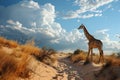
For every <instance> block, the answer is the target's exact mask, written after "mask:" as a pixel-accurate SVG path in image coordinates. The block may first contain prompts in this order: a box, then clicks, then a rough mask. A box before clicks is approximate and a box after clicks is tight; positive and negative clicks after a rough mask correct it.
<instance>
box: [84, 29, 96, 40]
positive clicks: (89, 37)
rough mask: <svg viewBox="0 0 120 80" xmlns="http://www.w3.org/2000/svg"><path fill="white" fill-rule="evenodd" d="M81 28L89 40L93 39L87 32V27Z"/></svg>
mask: <svg viewBox="0 0 120 80" xmlns="http://www.w3.org/2000/svg"><path fill="white" fill-rule="evenodd" d="M83 30H84V34H85V36H86V38H87V39H88V40H89V41H91V40H94V39H95V38H94V37H93V36H92V35H90V34H89V32H88V31H87V29H86V28H85V27H84V28H83Z"/></svg>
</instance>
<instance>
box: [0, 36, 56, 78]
mask: <svg viewBox="0 0 120 80" xmlns="http://www.w3.org/2000/svg"><path fill="white" fill-rule="evenodd" d="M3 47H8V48H9V49H11V51H12V52H11V53H8V52H7V51H4V49H3ZM55 53H56V52H55V51H54V50H52V49H41V48H38V47H36V46H35V43H34V41H33V40H30V41H27V42H26V44H25V45H20V44H18V43H17V42H15V41H12V40H7V39H5V38H3V37H0V62H1V63H0V80H16V79H18V78H28V77H29V76H30V71H31V70H30V69H29V63H30V62H29V61H30V59H31V56H35V57H36V58H37V60H40V61H43V62H44V63H46V64H49V65H52V64H53V63H55V62H56V60H57V59H56V57H55V55H54V54H55Z"/></svg>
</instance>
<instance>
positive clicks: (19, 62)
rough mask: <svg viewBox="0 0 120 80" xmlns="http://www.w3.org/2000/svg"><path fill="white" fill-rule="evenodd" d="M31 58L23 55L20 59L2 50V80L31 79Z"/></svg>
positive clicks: (0, 57) (0, 65) (0, 77)
mask: <svg viewBox="0 0 120 80" xmlns="http://www.w3.org/2000/svg"><path fill="white" fill-rule="evenodd" d="M29 59H30V57H29V56H28V55H22V56H21V57H20V58H19V59H18V58H16V57H15V56H13V55H10V54H7V53H5V52H4V51H2V50H0V62H1V64H0V79H2V80H15V79H16V78H18V77H21V78H27V77H29V71H28V68H27V64H28V63H29Z"/></svg>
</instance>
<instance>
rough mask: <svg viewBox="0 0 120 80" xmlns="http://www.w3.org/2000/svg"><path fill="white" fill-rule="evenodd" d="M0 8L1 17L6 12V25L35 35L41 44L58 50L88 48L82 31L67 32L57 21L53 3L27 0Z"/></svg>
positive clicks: (32, 35) (29, 34)
mask: <svg viewBox="0 0 120 80" xmlns="http://www.w3.org/2000/svg"><path fill="white" fill-rule="evenodd" d="M2 8H3V9H2ZM0 10H1V11H0V12H2V14H0V17H2V15H4V14H6V15H4V21H3V23H4V22H6V23H4V24H5V26H7V27H10V28H14V29H16V30H19V31H21V32H22V33H24V34H27V35H28V36H31V37H33V38H34V39H36V40H37V41H39V42H40V46H47V47H52V48H54V49H57V50H68V49H69V50H75V49H77V48H83V49H85V48H86V45H84V43H86V41H84V38H83V34H82V33H80V32H79V31H78V30H76V29H74V30H72V31H70V32H67V31H66V30H65V29H63V28H62V26H61V25H60V24H59V23H57V22H56V21H55V18H56V12H55V6H54V5H52V4H51V3H46V4H44V5H39V4H38V3H37V2H35V1H33V0H30V1H29V0H25V1H21V2H19V3H17V4H14V5H11V6H8V7H1V8H0ZM9 14H10V15H9ZM0 20H1V19H0ZM1 25H2V23H1ZM78 44H79V45H78ZM80 46H81V47H80Z"/></svg>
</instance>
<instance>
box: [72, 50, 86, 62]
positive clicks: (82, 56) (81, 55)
mask: <svg viewBox="0 0 120 80" xmlns="http://www.w3.org/2000/svg"><path fill="white" fill-rule="evenodd" d="M85 59H86V53H85V52H84V51H82V50H79V49H77V50H76V51H74V54H73V55H71V61H72V62H77V61H80V60H85Z"/></svg>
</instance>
